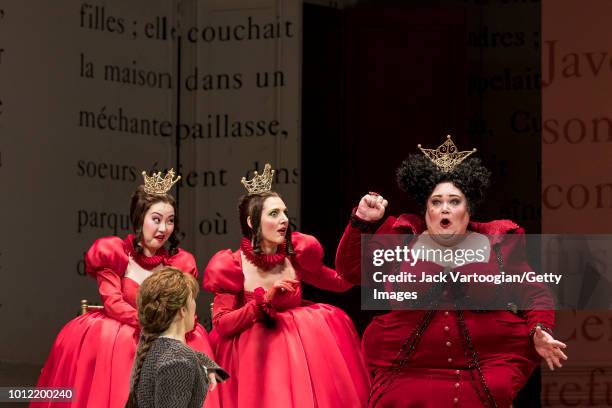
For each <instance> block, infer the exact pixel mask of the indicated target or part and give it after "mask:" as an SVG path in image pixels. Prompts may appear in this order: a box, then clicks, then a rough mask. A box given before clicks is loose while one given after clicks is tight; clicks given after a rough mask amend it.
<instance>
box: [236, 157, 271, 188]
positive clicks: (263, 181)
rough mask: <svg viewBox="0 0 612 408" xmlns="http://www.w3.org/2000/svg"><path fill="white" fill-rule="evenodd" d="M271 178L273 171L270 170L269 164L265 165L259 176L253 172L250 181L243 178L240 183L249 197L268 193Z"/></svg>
mask: <svg viewBox="0 0 612 408" xmlns="http://www.w3.org/2000/svg"><path fill="white" fill-rule="evenodd" d="M273 178H274V170H272V166H270V164H269V163H266V165H265V166H264V171H263V173H262V174H261V175H259V174H257V171H255V172H254V173H253V178H252V179H251V180H247V179H246V177H243V178H242V180H240V182H241V183H242V184H243V185H244V188H246V189H247V191H248V192H249V195H251V194H259V193H264V192H266V191H270V189H271V188H272V179H273Z"/></svg>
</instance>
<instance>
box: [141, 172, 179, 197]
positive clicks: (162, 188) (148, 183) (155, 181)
mask: <svg viewBox="0 0 612 408" xmlns="http://www.w3.org/2000/svg"><path fill="white" fill-rule="evenodd" d="M161 174H162V172H161V171H158V172H157V173H153V175H152V176H150V177H149V176H147V172H146V171H143V172H142V177H144V191H145V193H147V194H153V195H163V194H166V193H167V192H168V191H170V189H171V188H172V186H173V185H174V183H176V182H177V181H179V180H180V179H181V176H177V177H176V180H175V179H174V169H170V170H168V173H166V176H165V177H162V176H161Z"/></svg>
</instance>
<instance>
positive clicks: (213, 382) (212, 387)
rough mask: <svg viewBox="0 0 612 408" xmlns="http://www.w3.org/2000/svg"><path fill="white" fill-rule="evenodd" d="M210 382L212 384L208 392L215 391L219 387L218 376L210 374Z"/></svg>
mask: <svg viewBox="0 0 612 408" xmlns="http://www.w3.org/2000/svg"><path fill="white" fill-rule="evenodd" d="M208 380H209V383H210V385H209V387H208V390H209V391H213V390H214V389H215V387H216V386H217V375H216V374H215V373H208Z"/></svg>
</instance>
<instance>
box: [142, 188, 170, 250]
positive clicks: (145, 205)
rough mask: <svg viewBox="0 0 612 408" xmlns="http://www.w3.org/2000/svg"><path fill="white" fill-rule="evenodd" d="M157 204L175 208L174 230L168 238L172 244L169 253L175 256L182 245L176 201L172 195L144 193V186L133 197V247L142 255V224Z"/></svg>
mask: <svg viewBox="0 0 612 408" xmlns="http://www.w3.org/2000/svg"><path fill="white" fill-rule="evenodd" d="M157 203H166V204H169V205H171V206H172V208H174V230H173V231H172V234H170V236H169V237H168V243H169V244H170V248H169V250H168V253H169V254H170V255H174V254H176V252H177V251H178V246H179V244H180V240H179V239H178V234H179V229H178V214H177V207H176V201H175V200H174V197H172V195H170V194H160V195H158V194H149V193H146V192H145V191H144V186H139V187H138V188H137V189H136V191H135V192H134V194H133V195H132V200H131V203H130V220H131V222H132V230H133V231H134V242H133V245H134V248H135V250H136V252H138V253H140V254H142V251H143V248H142V245H141V242H142V239H143V236H142V224H143V223H144V218H145V215H146V213H147V211H149V208H151V206H152V205H153V204H157Z"/></svg>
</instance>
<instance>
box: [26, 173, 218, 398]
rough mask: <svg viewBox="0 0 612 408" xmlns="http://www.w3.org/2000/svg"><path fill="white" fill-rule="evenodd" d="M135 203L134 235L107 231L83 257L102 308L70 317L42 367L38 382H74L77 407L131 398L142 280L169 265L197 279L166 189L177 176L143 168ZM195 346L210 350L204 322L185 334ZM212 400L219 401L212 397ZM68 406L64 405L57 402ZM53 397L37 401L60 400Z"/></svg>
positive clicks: (132, 210)
mask: <svg viewBox="0 0 612 408" xmlns="http://www.w3.org/2000/svg"><path fill="white" fill-rule="evenodd" d="M143 176H144V179H145V184H144V185H142V186H140V187H138V189H137V190H136V192H135V193H134V195H133V196H132V201H131V205H130V219H131V221H132V228H133V230H134V234H130V235H128V236H127V237H126V238H120V237H105V238H100V239H98V240H96V241H95V242H94V244H93V245H92V246H91V248H90V249H89V250H88V251H87V254H86V255H85V267H86V271H87V273H88V274H89V275H90V276H91V277H92V278H94V279H96V281H97V282H98V291H99V293H100V297H101V299H102V303H103V305H104V309H103V310H102V311H97V312H92V313H86V314H84V315H82V316H79V317H77V318H76V319H73V320H71V321H70V322H68V323H67V324H66V325H65V326H64V327H63V328H62V330H61V331H60V333H59V334H58V336H57V338H56V340H55V343H54V344H53V347H52V348H51V352H50V354H49V357H48V359H47V361H46V363H45V365H44V367H43V369H42V372H41V375H40V378H39V380H38V384H37V386H38V387H71V388H72V389H73V390H74V397H73V400H72V404H71V406H75V407H88V408H96V407H104V408H108V407H123V406H124V405H125V403H126V401H127V399H128V394H129V387H130V370H131V368H132V362H133V361H134V354H135V352H136V344H137V342H138V339H139V335H140V327H139V324H138V313H137V310H136V295H137V293H138V289H139V287H140V284H141V283H142V282H143V281H144V280H145V279H146V278H147V277H148V276H151V275H152V274H153V273H155V272H156V271H158V270H160V269H161V268H163V267H164V266H174V267H175V268H178V269H180V270H181V271H183V272H184V273H186V274H189V275H192V276H193V277H197V275H198V271H197V269H196V263H195V259H194V258H193V255H191V254H190V253H189V252H187V251H185V250H182V249H180V248H179V247H178V245H179V240H178V238H177V218H176V204H175V201H174V198H173V197H172V196H171V195H170V194H168V191H169V190H170V188H172V185H173V184H174V183H175V182H176V181H178V179H179V178H180V176H179V177H177V178H176V179H175V178H174V171H173V170H170V171H168V173H167V174H166V176H165V177H162V176H161V172H160V173H156V174H154V175H153V176H151V177H149V176H147V175H146V174H145V173H144V172H143ZM186 339H187V344H188V345H189V346H190V347H191V348H193V349H194V350H197V351H200V352H203V353H205V354H207V355H209V356H212V349H211V347H210V343H209V340H208V334H207V333H206V331H205V330H204V328H203V327H202V326H201V325H200V324H196V325H195V327H194V329H193V330H192V331H191V332H189V333H188V334H187V336H186ZM206 403H207V406H211V407H213V406H217V405H218V400H217V399H216V395H211V398H209V399H208V400H207V402H206ZM56 404H57V405H59V406H66V403H56ZM56 404H54V403H52V402H45V403H32V405H31V406H33V407H43V406H54V405H56Z"/></svg>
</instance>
